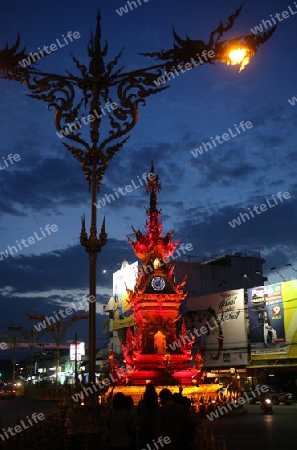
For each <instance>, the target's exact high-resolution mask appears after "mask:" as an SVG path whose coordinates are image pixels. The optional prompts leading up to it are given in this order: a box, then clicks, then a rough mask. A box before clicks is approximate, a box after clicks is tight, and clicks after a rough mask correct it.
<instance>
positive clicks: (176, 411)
mask: <svg viewBox="0 0 297 450" xmlns="http://www.w3.org/2000/svg"><path fill="white" fill-rule="evenodd" d="M159 398H160V402H161V408H160V423H159V430H158V433H159V436H168V437H169V438H170V443H169V444H167V445H166V450H183V449H184V448H186V446H187V442H185V430H186V422H187V415H186V410H185V408H184V407H183V406H182V405H178V404H177V403H174V401H173V395H172V393H171V391H170V390H169V389H166V388H164V389H162V390H161V391H160V394H159Z"/></svg>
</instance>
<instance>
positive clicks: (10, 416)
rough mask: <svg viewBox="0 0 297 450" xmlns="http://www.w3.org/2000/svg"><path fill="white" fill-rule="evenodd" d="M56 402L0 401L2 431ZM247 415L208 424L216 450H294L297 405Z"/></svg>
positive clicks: (252, 408) (249, 408)
mask: <svg viewBox="0 0 297 450" xmlns="http://www.w3.org/2000/svg"><path fill="white" fill-rule="evenodd" d="M56 405H57V402H45V401H43V400H35V399H31V398H27V397H17V398H14V399H6V400H0V419H2V427H3V428H7V427H9V426H11V427H13V426H14V425H15V424H16V419H17V416H19V418H20V419H21V420H22V419H23V420H24V419H25V418H26V416H29V417H30V416H31V414H32V413H33V412H43V413H44V414H47V412H48V411H49V409H50V410H52V411H53V410H54V409H55V406H56ZM245 409H246V411H247V412H246V414H243V415H240V416H237V417H226V416H222V417H221V418H218V419H214V420H213V421H209V420H208V419H205V424H206V426H207V428H208V429H209V430H210V428H211V427H213V429H214V433H215V439H216V445H217V448H219V446H220V445H221V444H222V439H223V437H225V439H226V443H227V450H238V449H240V450H279V449H285V450H297V421H296V418H297V405H290V406H283V405H277V406H274V407H273V414H272V415H271V414H270V415H266V414H264V413H263V412H262V411H261V410H260V406H259V405H245Z"/></svg>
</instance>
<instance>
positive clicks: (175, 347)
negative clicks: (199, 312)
mask: <svg viewBox="0 0 297 450" xmlns="http://www.w3.org/2000/svg"><path fill="white" fill-rule="evenodd" d="M160 190H161V184H160V182H159V178H158V176H157V175H156V174H155V171H154V165H153V163H152V166H151V172H150V174H149V175H148V177H147V185H146V192H147V193H148V194H149V196H150V204H149V208H148V209H147V210H146V215H147V221H146V233H142V232H141V231H139V230H138V231H136V230H135V229H134V228H132V229H133V232H134V234H135V239H134V240H132V239H130V238H128V241H129V242H130V244H131V245H132V247H133V250H134V253H135V254H136V256H137V257H138V258H139V259H140V260H141V262H142V267H140V268H139V273H138V278H137V281H136V285H135V288H134V290H133V291H132V290H131V291H129V290H128V294H129V302H130V304H131V305H132V307H133V311H134V321H135V326H134V329H133V330H131V329H130V328H128V330H127V333H126V342H125V344H122V347H123V354H124V357H125V362H126V364H127V365H128V367H129V368H130V371H129V376H128V378H129V381H130V382H133V384H145V383H146V382H147V381H148V380H150V381H153V382H158V383H160V382H162V380H163V381H164V382H167V383H168V382H169V381H170V382H176V383H183V384H189V383H190V382H191V380H192V377H193V376H195V375H196V374H197V370H194V369H191V368H190V360H191V346H192V344H193V339H192V340H191V339H190V337H189V336H188V334H187V329H186V327H185V325H183V331H182V335H181V336H179V337H178V336H177V335H176V322H177V320H178V319H179V318H180V315H179V306H180V304H181V302H182V300H184V299H185V297H186V295H187V293H186V292H185V291H184V289H183V287H184V285H185V283H186V279H184V280H183V281H182V282H181V283H180V284H179V285H177V284H176V283H175V281H174V276H173V270H174V265H173V264H172V263H171V262H170V258H171V256H172V255H173V253H174V250H175V248H176V247H177V246H178V245H179V242H180V241H178V240H177V241H174V240H172V237H173V232H170V233H167V234H166V235H165V236H162V222H161V220H160V215H161V210H159V209H158V208H157V193H158V192H159V191H160ZM164 377H165V378H166V380H165V379H164Z"/></svg>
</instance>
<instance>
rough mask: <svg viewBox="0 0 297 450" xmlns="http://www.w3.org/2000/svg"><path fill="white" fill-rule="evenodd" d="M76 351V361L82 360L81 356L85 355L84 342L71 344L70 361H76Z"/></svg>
mask: <svg viewBox="0 0 297 450" xmlns="http://www.w3.org/2000/svg"><path fill="white" fill-rule="evenodd" d="M75 348H76V352H75ZM75 353H76V361H81V357H82V356H83V355H85V343H84V342H79V343H77V344H70V361H75Z"/></svg>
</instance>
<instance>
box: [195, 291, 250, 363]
mask: <svg viewBox="0 0 297 450" xmlns="http://www.w3.org/2000/svg"><path fill="white" fill-rule="evenodd" d="M187 310H188V313H187V328H188V330H189V332H191V333H194V335H196V338H195V343H194V345H193V350H194V352H193V356H194V357H195V351H196V352H197V351H198V349H199V351H200V352H201V353H202V354H203V355H204V358H205V364H204V365H205V367H206V368H215V367H228V368H229V367H238V366H243V365H246V364H247V363H248V346H247V333H246V323H245V322H246V321H245V312H244V290H243V289H239V290H234V291H227V292H222V293H218V294H211V295H205V296H202V297H197V298H190V299H188V300H187ZM205 329H206V330H207V332H205ZM195 330H196V333H195Z"/></svg>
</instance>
